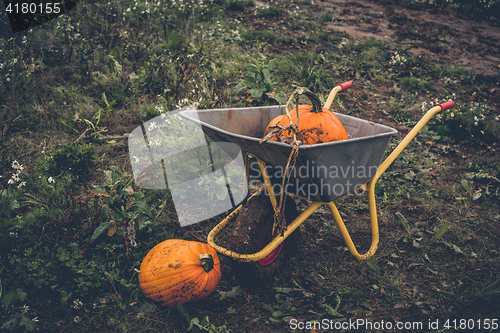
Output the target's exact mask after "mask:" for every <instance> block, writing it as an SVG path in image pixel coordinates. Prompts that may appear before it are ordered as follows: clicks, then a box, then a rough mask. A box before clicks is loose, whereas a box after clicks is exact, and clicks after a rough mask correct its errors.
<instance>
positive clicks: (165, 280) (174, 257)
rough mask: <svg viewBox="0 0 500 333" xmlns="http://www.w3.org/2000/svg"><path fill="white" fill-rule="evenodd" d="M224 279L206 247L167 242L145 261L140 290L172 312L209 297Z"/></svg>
mask: <svg viewBox="0 0 500 333" xmlns="http://www.w3.org/2000/svg"><path fill="white" fill-rule="evenodd" d="M220 278H221V267H220V261H219V258H218V257H217V252H216V251H215V249H214V248H212V247H211V246H209V245H208V244H205V243H200V242H193V241H185V240H180V239H168V240H166V241H163V242H161V243H159V244H158V245H156V246H155V247H153V248H152V249H151V251H149V252H148V254H147V255H146V257H145V258H144V260H143V261H142V264H141V267H140V273H139V287H140V288H141V291H142V292H143V294H144V295H145V296H146V297H147V298H149V299H151V300H153V301H156V302H160V303H162V305H164V306H168V307H170V308H172V307H175V306H177V304H179V303H180V304H184V303H188V302H193V301H197V300H199V299H202V298H204V297H207V296H208V295H210V294H211V293H212V292H213V291H214V290H215V287H216V286H217V284H218V283H219V281H220Z"/></svg>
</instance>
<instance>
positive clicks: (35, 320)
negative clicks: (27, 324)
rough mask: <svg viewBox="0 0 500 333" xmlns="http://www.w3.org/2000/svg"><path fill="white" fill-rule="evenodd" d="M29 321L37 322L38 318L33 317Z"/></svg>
mask: <svg viewBox="0 0 500 333" xmlns="http://www.w3.org/2000/svg"><path fill="white" fill-rule="evenodd" d="M31 320H33V321H34V322H38V321H39V320H38V317H35V318H33V319H31Z"/></svg>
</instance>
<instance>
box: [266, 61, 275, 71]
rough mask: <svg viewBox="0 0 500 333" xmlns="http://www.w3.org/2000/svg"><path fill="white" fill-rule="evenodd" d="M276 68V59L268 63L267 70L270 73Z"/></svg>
mask: <svg viewBox="0 0 500 333" xmlns="http://www.w3.org/2000/svg"><path fill="white" fill-rule="evenodd" d="M274 67H276V58H274V59H271V60H269V62H268V63H267V69H268V70H269V71H272V70H273V69H274Z"/></svg>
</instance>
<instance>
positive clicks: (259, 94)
mask: <svg viewBox="0 0 500 333" xmlns="http://www.w3.org/2000/svg"><path fill="white" fill-rule="evenodd" d="M265 91H266V88H254V89H250V94H251V95H252V97H253V98H261V97H262V95H263V94H264V92H265Z"/></svg>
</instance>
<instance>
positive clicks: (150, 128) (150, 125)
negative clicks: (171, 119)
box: [148, 121, 156, 131]
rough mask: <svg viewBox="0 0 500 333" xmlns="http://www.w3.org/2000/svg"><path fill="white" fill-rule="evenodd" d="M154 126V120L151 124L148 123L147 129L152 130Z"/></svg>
mask: <svg viewBox="0 0 500 333" xmlns="http://www.w3.org/2000/svg"><path fill="white" fill-rule="evenodd" d="M155 128H156V122H155V121H153V122H152V123H151V124H149V127H148V131H152V130H153V129H155Z"/></svg>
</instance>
